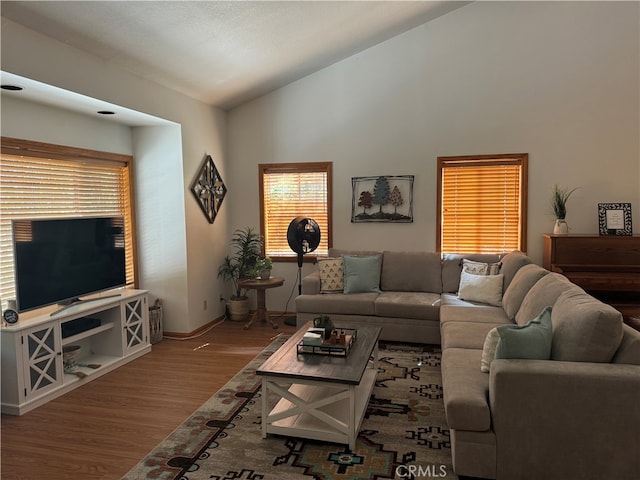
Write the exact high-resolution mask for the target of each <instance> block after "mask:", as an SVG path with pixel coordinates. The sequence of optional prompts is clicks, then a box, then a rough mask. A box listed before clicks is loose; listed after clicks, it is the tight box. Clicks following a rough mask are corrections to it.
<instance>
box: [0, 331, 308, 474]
mask: <svg viewBox="0 0 640 480" xmlns="http://www.w3.org/2000/svg"><path fill="white" fill-rule="evenodd" d="M278 323H279V328H278V329H275V330H274V329H273V328H271V325H269V324H264V323H259V322H258V323H256V324H254V325H253V326H252V327H251V328H250V329H249V330H244V329H243V323H240V322H231V321H226V322H223V323H222V324H220V325H218V326H216V327H214V328H212V329H211V330H210V331H209V332H207V333H205V334H204V335H202V336H200V337H198V338H194V339H189V340H169V339H166V338H165V339H164V340H163V341H162V342H160V343H157V344H156V345H153V349H152V352H151V353H149V354H147V355H144V356H143V357H141V358H139V359H137V360H134V361H133V362H131V363H129V364H127V365H124V366H122V367H120V368H118V369H117V370H114V371H113V372H110V373H108V374H106V375H104V376H102V377H100V378H97V379H96V380H94V381H92V382H90V383H87V384H86V385H83V386H82V387H80V388H77V389H75V390H73V391H71V392H69V393H67V394H65V395H63V396H61V397H59V398H57V399H55V400H52V401H51V402H49V403H47V404H45V405H43V406H41V407H38V408H36V409H34V410H32V411H30V412H28V413H26V414H24V415H22V416H20V417H18V416H11V415H4V414H3V415H2V429H1V443H0V450H1V464H0V467H1V470H0V478H2V480H16V479H24V480H41V479H42V480H63V479H73V480H76V479H81V480H92V479H120V478H121V477H122V475H124V474H125V473H126V472H127V471H129V469H130V468H131V467H133V466H134V465H136V464H137V463H138V462H139V461H140V460H141V459H142V458H143V457H144V456H145V455H146V454H147V453H149V451H150V450H151V449H152V448H153V447H155V446H156V445H157V444H158V443H160V442H161V441H162V440H163V439H164V438H165V437H166V436H167V435H169V434H170V433H171V432H172V431H173V430H174V429H175V428H176V427H177V426H178V425H180V424H181V423H182V422H183V421H184V420H185V419H186V418H187V417H188V416H189V415H190V414H191V413H193V412H194V411H195V410H196V409H197V408H198V407H199V406H200V405H202V404H203V403H204V402H205V401H206V400H207V399H208V398H209V397H211V395H213V394H214V393H215V392H216V391H217V390H219V389H220V388H221V387H222V386H223V385H224V384H225V383H226V382H227V381H228V380H229V379H231V377H233V376H234V375H235V374H236V373H237V372H238V371H239V370H240V369H241V368H242V367H244V366H245V365H246V364H247V363H248V362H249V361H250V360H251V359H253V358H254V357H255V356H256V355H257V354H258V353H259V352H260V351H261V350H262V349H263V348H264V347H266V346H267V345H269V343H271V341H272V340H273V339H274V337H275V336H276V335H278V334H279V333H282V334H291V333H293V332H294V331H295V327H292V326H288V325H284V324H283V322H282V321H281V320H280V321H279V322H278Z"/></svg>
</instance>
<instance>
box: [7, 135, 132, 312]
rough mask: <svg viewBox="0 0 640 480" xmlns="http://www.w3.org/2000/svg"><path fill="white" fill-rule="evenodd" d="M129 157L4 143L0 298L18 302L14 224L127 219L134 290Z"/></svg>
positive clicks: (9, 140)
mask: <svg viewBox="0 0 640 480" xmlns="http://www.w3.org/2000/svg"><path fill="white" fill-rule="evenodd" d="M131 161H132V157H131V156H129V155H120V154H114V153H107V152H97V151H93V150H85V149H79V148H73V147H63V146H59V145H51V144H47V143H40V142H31V141H26V140H18V139H13V138H7V137H2V157H1V163H0V298H2V299H3V300H6V299H10V298H15V296H16V294H15V279H14V270H13V242H12V234H11V220H12V219H14V218H60V217H81V216H85V217H89V216H101V215H123V216H124V219H125V232H126V237H125V245H126V247H125V252H126V268H127V272H126V273H127V284H128V285H132V286H135V285H136V275H135V273H136V268H135V264H136V259H135V248H134V247H135V236H134V233H135V230H134V219H133V209H132V205H131V202H132V198H133V197H132V185H133V183H132V178H131Z"/></svg>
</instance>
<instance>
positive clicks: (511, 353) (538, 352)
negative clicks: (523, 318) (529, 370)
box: [495, 307, 552, 360]
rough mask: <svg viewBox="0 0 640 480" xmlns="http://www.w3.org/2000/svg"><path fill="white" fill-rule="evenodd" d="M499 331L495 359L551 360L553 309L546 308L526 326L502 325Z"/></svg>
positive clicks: (498, 328)
mask: <svg viewBox="0 0 640 480" xmlns="http://www.w3.org/2000/svg"><path fill="white" fill-rule="evenodd" d="M497 331H498V335H500V340H499V341H498V345H497V346H496V357H495V358H527V359H534V360H549V359H550V358H551V335H552V329H551V307H545V309H544V310H542V312H540V315H538V316H537V317H536V318H534V319H532V320H531V321H530V322H529V323H527V324H526V325H501V326H499V327H497Z"/></svg>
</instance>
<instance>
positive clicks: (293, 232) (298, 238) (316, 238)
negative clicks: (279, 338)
mask: <svg viewBox="0 0 640 480" xmlns="http://www.w3.org/2000/svg"><path fill="white" fill-rule="evenodd" d="M287 242H288V243H289V247H291V250H293V251H294V252H296V253H297V254H298V295H301V294H302V259H303V257H304V255H305V254H306V253H310V252H313V251H314V250H315V249H316V248H318V245H319V244H320V227H319V226H318V224H317V222H316V221H315V220H313V219H311V218H306V217H296V218H294V219H293V220H291V223H290V224H289V228H288V229H287ZM285 323H287V324H288V325H291V324H293V325H295V320H294V321H293V323H289V322H287V321H286V320H285Z"/></svg>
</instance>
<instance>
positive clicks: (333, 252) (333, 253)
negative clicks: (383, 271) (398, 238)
mask: <svg viewBox="0 0 640 480" xmlns="http://www.w3.org/2000/svg"><path fill="white" fill-rule="evenodd" d="M380 254H382V252H378V251H376V250H348V249H344V248H330V249H329V257H341V256H342V255H380Z"/></svg>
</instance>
